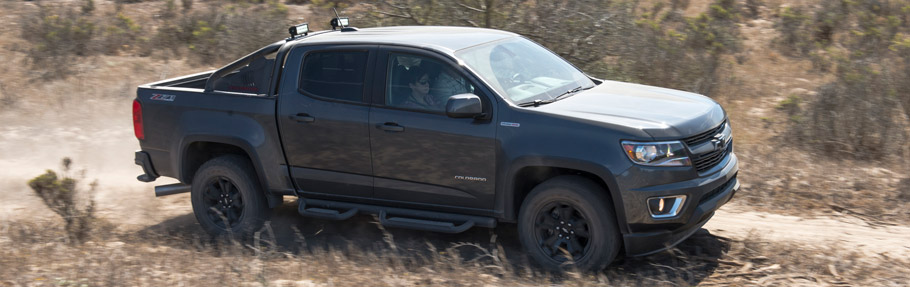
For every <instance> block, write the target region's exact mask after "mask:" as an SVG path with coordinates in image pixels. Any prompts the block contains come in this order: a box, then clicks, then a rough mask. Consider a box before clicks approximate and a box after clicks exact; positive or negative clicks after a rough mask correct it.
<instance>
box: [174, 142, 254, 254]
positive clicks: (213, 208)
mask: <svg viewBox="0 0 910 287" xmlns="http://www.w3.org/2000/svg"><path fill="white" fill-rule="evenodd" d="M190 199H191V200H192V203H193V213H194V214H195V215H196V220H197V221H198V222H199V225H200V226H201V227H202V229H204V230H205V231H206V232H208V233H209V234H211V235H212V236H224V235H230V236H237V237H238V238H246V237H249V236H251V235H252V234H254V233H255V232H256V231H257V230H260V229H261V228H262V226H263V225H264V224H265V222H266V221H267V220H268V219H269V217H270V216H271V209H270V208H269V205H268V201H267V199H266V197H265V192H264V191H263V188H262V185H260V184H259V180H258V178H257V177H256V170H255V169H254V168H253V165H252V164H251V163H250V161H249V159H248V158H246V157H243V156H239V155H224V156H219V157H216V158H213V159H211V160H209V161H207V162H205V163H204V164H202V166H200V167H199V170H198V171H197V172H196V174H195V175H194V176H193V187H192V191H191V192H190Z"/></svg>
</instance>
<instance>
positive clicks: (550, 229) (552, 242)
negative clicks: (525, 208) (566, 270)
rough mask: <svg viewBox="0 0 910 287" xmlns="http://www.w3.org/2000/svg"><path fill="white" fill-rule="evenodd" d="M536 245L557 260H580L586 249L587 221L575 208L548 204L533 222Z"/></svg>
mask: <svg viewBox="0 0 910 287" xmlns="http://www.w3.org/2000/svg"><path fill="white" fill-rule="evenodd" d="M534 226H535V229H536V236H537V242H538V246H539V247H540V248H541V252H543V253H544V254H548V255H549V256H550V258H552V259H553V260H555V261H557V262H566V261H569V260H572V261H575V260H581V259H583V257H584V255H585V254H586V251H588V242H589V240H590V236H591V235H590V233H589V232H588V221H587V220H586V219H585V217H584V215H583V214H582V213H581V212H579V211H578V210H577V209H576V208H575V207H573V206H571V205H569V204H568V203H565V202H557V203H551V204H550V205H548V206H547V207H544V208H543V209H542V210H541V211H540V212H538V214H537V220H536V223H535V225H534Z"/></svg>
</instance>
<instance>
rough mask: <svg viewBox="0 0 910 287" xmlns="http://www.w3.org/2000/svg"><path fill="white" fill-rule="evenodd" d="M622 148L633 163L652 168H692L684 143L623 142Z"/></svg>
mask: <svg viewBox="0 0 910 287" xmlns="http://www.w3.org/2000/svg"><path fill="white" fill-rule="evenodd" d="M622 148H623V149H624V150H626V155H627V156H629V159H631V160H632V162H635V163H637V164H641V165H650V166H690V165H692V161H691V160H689V157H688V156H686V151H685V147H683V144H682V142H679V141H670V142H631V141H623V142H622Z"/></svg>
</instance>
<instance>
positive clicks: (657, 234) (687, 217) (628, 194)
mask: <svg viewBox="0 0 910 287" xmlns="http://www.w3.org/2000/svg"><path fill="white" fill-rule="evenodd" d="M717 168H718V169H717V170H716V171H715V172H713V173H711V174H710V175H707V176H704V177H698V178H695V179H689V180H683V181H677V182H672V183H666V184H661V185H656V186H648V187H643V188H637V189H627V190H625V191H624V192H623V201H624V202H623V206H624V210H625V214H624V215H625V218H626V223H627V231H628V232H624V234H623V242H624V244H625V251H626V255H627V256H645V255H650V254H654V253H657V252H661V251H663V250H666V249H669V248H671V247H673V246H675V245H676V244H679V242H682V241H683V240H685V239H686V238H688V237H689V236H691V235H692V234H693V233H695V232H696V231H698V229H699V228H701V227H702V226H703V225H705V223H707V222H708V220H709V219H711V217H712V216H713V215H714V211H715V210H717V209H719V208H720V207H721V206H723V205H724V204H726V203H727V202H729V201H730V199H732V198H733V195H734V194H735V193H736V192H737V191H738V190H739V186H740V184H739V181H738V180H737V178H736V175H737V172H738V171H739V166H738V160H737V158H736V155H735V154H733V153H731V154H729V156H728V157H727V159H725V160H724V162H723V163H722V164H720V165H719V166H718V167H717ZM683 194H684V195H686V196H687V197H688V202H687V203H686V204H685V205H684V206H683V207H682V210H681V211H680V213H679V214H678V215H677V216H675V217H672V218H665V219H657V218H653V217H651V215H650V213H649V212H648V207H647V205H646V203H645V202H646V199H647V198H649V197H654V196H667V195H683Z"/></svg>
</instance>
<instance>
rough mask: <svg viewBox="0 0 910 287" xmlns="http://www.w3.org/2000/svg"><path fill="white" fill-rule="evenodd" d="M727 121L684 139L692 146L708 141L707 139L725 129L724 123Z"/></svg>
mask: <svg viewBox="0 0 910 287" xmlns="http://www.w3.org/2000/svg"><path fill="white" fill-rule="evenodd" d="M726 123H727V121H723V122H722V123H720V125H718V126H717V127H714V128H712V129H710V130H707V131H705V132H702V133H700V134H697V135H694V136H691V137H688V138H685V139H683V142H685V143H686V144H687V145H689V146H690V147H693V146H697V145H700V144H702V143H704V142H707V141H709V140H711V139H712V138H714V135H716V134H718V133H720V132H722V131H724V125H725V124H726Z"/></svg>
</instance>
